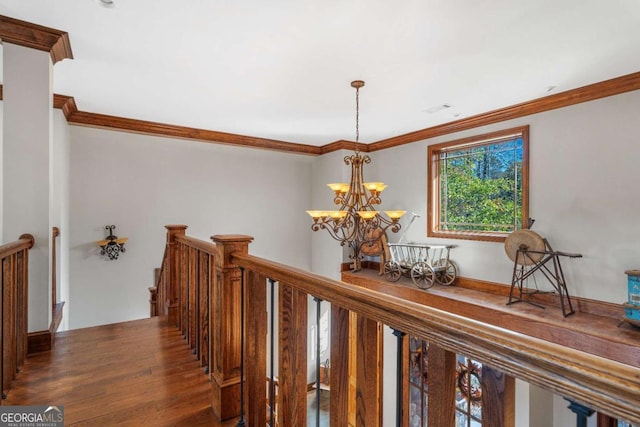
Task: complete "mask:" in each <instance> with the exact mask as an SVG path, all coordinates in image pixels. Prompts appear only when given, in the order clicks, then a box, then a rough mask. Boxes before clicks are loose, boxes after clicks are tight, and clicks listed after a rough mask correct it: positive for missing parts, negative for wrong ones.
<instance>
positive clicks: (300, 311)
mask: <svg viewBox="0 0 640 427" xmlns="http://www.w3.org/2000/svg"><path fill="white" fill-rule="evenodd" d="M278 290H279V296H278V298H279V300H278V305H279V332H280V333H279V351H278V354H279V360H280V363H279V365H278V374H279V376H278V422H279V423H280V424H282V425H283V426H303V425H306V424H307V294H306V293H304V292H302V291H299V290H297V289H294V288H293V287H291V286H290V285H288V284H285V283H282V282H278Z"/></svg>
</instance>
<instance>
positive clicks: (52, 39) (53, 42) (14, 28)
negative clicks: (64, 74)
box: [0, 15, 73, 64]
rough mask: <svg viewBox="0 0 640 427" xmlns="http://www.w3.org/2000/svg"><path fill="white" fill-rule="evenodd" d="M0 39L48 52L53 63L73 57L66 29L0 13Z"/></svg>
mask: <svg viewBox="0 0 640 427" xmlns="http://www.w3.org/2000/svg"><path fill="white" fill-rule="evenodd" d="M0 39H1V40H2V41H3V42H7V43H12V44H17V45H19V46H24V47H29V48H32V49H37V50H43V51H45V52H49V54H50V55H51V61H53V63H54V64H55V63H56V62H58V61H62V60H63V59H65V58H69V59H73V52H72V51H71V43H70V41H69V34H68V33H67V32H66V31H60V30H56V29H53V28H48V27H43V26H42V25H37V24H32V23H31V22H25V21H20V20H19V19H14V18H10V17H8V16H4V15H0Z"/></svg>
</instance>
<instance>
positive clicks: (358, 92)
mask: <svg viewBox="0 0 640 427" xmlns="http://www.w3.org/2000/svg"><path fill="white" fill-rule="evenodd" d="M359 141H360V88H359V87H356V149H355V152H356V153H357V152H358V142H359Z"/></svg>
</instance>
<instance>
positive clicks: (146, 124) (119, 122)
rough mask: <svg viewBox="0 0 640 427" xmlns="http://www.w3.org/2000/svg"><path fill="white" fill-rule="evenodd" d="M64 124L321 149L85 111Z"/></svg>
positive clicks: (282, 147) (237, 143)
mask: <svg viewBox="0 0 640 427" xmlns="http://www.w3.org/2000/svg"><path fill="white" fill-rule="evenodd" d="M67 120H68V121H69V123H72V124H75V125H82V126H90V127H100V128H107V129H118V130H124V131H128V132H133V133H141V134H145V135H158V136H164V137H173V138H180V139H191V140H196V141H204V142H213V143H219V144H228V145H235V146H244V147H250V148H261V149H265V150H274V151H284V152H289V153H295V154H309V155H319V154H321V149H320V147H316V146H313V145H305V144H295V143H292V142H285V141H277V140H274V139H267V138H258V137H254V136H246V135H238V134H233V133H227V132H218V131H213V130H205V129H198V128H191V127H185V126H177V125H170V124H165V123H157V122H150V121H146V120H137V119H129V118H125V117H117V116H109V115H106V114H97V113H87V112H85V111H76V112H74V113H72V114H71V115H70V116H69V117H68V118H67Z"/></svg>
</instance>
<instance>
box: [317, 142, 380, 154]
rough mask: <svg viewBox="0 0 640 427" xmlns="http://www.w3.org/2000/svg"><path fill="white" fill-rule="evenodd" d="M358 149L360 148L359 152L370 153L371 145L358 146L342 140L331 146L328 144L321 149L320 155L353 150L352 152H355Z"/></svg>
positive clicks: (360, 144) (361, 144)
mask: <svg viewBox="0 0 640 427" xmlns="http://www.w3.org/2000/svg"><path fill="white" fill-rule="evenodd" d="M356 147H357V148H358V150H359V151H361V152H363V153H368V152H369V151H370V150H369V144H363V143H361V142H359V143H358V144H356V143H355V142H353V141H347V140H344V139H341V140H339V141H335V142H332V143H330V144H326V145H323V146H321V147H320V154H327V153H331V152H333V151H338V150H351V151H355V150H356Z"/></svg>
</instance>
